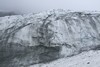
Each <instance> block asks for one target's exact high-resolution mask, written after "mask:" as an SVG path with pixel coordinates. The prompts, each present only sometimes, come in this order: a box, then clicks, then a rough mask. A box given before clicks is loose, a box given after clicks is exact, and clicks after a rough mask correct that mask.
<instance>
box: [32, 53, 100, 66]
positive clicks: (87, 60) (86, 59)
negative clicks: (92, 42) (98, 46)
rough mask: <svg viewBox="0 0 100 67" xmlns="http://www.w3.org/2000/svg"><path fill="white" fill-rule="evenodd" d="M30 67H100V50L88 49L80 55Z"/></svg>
mask: <svg viewBox="0 0 100 67" xmlns="http://www.w3.org/2000/svg"><path fill="white" fill-rule="evenodd" d="M30 67H100V51H88V52H83V53H81V54H79V55H76V56H73V57H68V58H62V59H58V60H56V61H53V62H51V63H47V64H37V65H34V66H30Z"/></svg>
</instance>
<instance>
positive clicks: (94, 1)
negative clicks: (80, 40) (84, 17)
mask: <svg viewBox="0 0 100 67" xmlns="http://www.w3.org/2000/svg"><path fill="white" fill-rule="evenodd" d="M49 9H70V10H76V11H77V10H82V11H84V10H88V11H95V10H96V11H100V0H0V10H8V11H9V10H12V11H21V12H23V13H28V12H40V11H44V10H49Z"/></svg>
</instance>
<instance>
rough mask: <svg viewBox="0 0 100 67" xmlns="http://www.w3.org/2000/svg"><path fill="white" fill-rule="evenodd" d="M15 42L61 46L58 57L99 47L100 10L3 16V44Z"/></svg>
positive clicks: (0, 35) (0, 25)
mask: <svg viewBox="0 0 100 67" xmlns="http://www.w3.org/2000/svg"><path fill="white" fill-rule="evenodd" d="M12 43H13V45H14V44H20V46H24V47H27V46H29V47H31V46H38V45H43V46H45V47H48V48H50V47H52V48H53V47H60V49H59V54H57V55H58V56H59V58H60V57H70V56H73V55H76V54H79V53H81V52H83V51H89V50H98V49H99V45H100V13H88V12H72V11H64V10H52V11H46V12H41V13H38V14H32V13H31V14H27V15H16V16H6V17H0V45H1V46H4V45H5V46H7V45H8V46H9V44H12ZM20 46H19V47H17V48H18V49H19V48H20ZM5 48H8V47H5ZM0 49H1V48H0ZM16 50H17V49H16ZM58 56H57V57H58Z"/></svg>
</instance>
